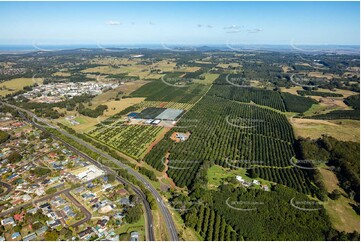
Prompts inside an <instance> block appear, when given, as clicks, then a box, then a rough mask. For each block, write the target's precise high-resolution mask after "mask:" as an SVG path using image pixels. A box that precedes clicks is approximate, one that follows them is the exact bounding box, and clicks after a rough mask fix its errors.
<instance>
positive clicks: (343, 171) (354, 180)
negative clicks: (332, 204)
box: [299, 136, 360, 202]
mask: <svg viewBox="0 0 361 242" xmlns="http://www.w3.org/2000/svg"><path fill="white" fill-rule="evenodd" d="M299 145H300V149H301V152H302V158H303V159H311V160H316V161H317V160H318V161H319V160H321V161H327V164H328V165H329V166H334V167H335V169H334V172H335V173H336V175H337V177H338V179H339V182H340V186H341V187H342V188H343V189H344V190H345V191H346V192H347V193H348V195H349V196H350V197H351V198H352V199H354V200H355V201H357V202H359V201H360V144H359V143H356V142H351V141H339V140H337V139H335V138H333V137H329V136H322V137H321V138H319V139H317V140H311V139H300V140H299Z"/></svg>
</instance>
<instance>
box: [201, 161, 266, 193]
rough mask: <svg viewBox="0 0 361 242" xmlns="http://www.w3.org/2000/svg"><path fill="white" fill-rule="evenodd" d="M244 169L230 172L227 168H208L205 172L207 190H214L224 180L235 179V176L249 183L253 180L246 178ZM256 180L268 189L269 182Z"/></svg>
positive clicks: (215, 166)
mask: <svg viewBox="0 0 361 242" xmlns="http://www.w3.org/2000/svg"><path fill="white" fill-rule="evenodd" d="M246 172H247V171H246V169H242V168H240V169H236V170H231V169H228V168H223V167H221V166H218V165H214V166H212V167H210V168H209V169H208V171H207V179H208V188H209V189H215V188H217V187H219V186H220V185H222V182H223V180H224V179H226V178H228V177H236V176H242V178H243V179H244V180H245V181H248V182H251V181H252V180H253V179H252V178H250V177H248V176H247V175H246ZM256 180H259V181H260V182H261V184H265V185H268V186H269V187H270V185H271V182H269V181H266V180H263V179H260V178H256Z"/></svg>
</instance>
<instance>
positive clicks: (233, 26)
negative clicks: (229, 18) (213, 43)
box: [223, 24, 242, 29]
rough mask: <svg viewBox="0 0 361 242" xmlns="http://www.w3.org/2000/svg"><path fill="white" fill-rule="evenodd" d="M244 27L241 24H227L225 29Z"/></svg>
mask: <svg viewBox="0 0 361 242" xmlns="http://www.w3.org/2000/svg"><path fill="white" fill-rule="evenodd" d="M240 28H242V27H241V26H239V25H234V24H233V25H230V26H226V27H223V29H240Z"/></svg>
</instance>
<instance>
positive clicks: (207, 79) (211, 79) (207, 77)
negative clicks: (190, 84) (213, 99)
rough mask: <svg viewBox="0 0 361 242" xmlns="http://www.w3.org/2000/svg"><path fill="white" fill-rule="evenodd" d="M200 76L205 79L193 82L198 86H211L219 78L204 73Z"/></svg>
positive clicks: (215, 75)
mask: <svg viewBox="0 0 361 242" xmlns="http://www.w3.org/2000/svg"><path fill="white" fill-rule="evenodd" d="M202 76H204V77H205V79H204V80H196V81H195V82H196V83H200V84H212V83H213V82H214V81H215V80H216V79H217V78H218V77H219V74H212V73H205V74H203V75H202Z"/></svg>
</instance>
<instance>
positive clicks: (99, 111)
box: [78, 103, 108, 118]
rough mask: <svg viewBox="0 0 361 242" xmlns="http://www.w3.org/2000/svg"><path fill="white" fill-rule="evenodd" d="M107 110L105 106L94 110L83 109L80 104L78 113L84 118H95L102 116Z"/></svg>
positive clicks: (82, 105)
mask: <svg viewBox="0 0 361 242" xmlns="http://www.w3.org/2000/svg"><path fill="white" fill-rule="evenodd" d="M107 109H108V106H107V105H99V106H97V107H96V108H95V109H90V108H85V106H84V104H82V103H80V104H79V108H78V112H79V113H80V114H82V115H84V116H88V117H91V118H97V117H99V116H101V115H103V113H104V111H105V110H107Z"/></svg>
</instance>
